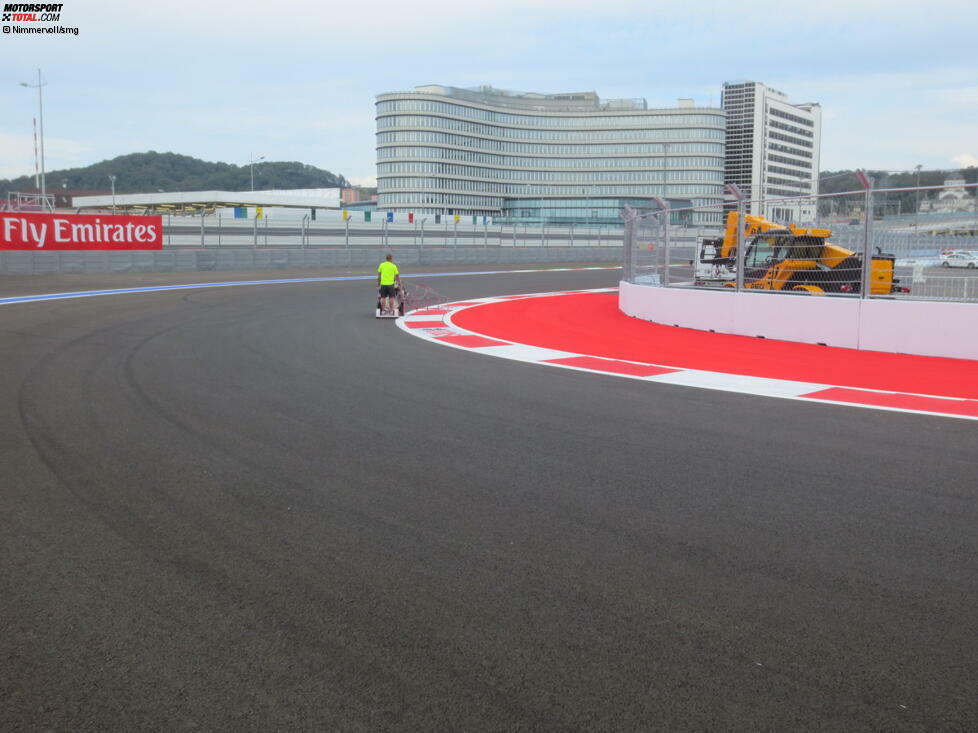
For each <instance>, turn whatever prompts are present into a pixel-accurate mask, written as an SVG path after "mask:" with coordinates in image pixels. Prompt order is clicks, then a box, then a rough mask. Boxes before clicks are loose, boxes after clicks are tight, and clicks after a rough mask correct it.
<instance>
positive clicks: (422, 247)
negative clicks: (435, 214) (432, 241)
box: [421, 217, 428, 250]
mask: <svg viewBox="0 0 978 733" xmlns="http://www.w3.org/2000/svg"><path fill="white" fill-rule="evenodd" d="M426 221H428V217H425V218H424V219H422V220H421V249H422V250H424V223H425V222H426Z"/></svg>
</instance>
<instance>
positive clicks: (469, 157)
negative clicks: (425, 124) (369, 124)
mask: <svg viewBox="0 0 978 733" xmlns="http://www.w3.org/2000/svg"><path fill="white" fill-rule="evenodd" d="M547 147H548V150H546V151H545V152H547V153H551V152H552V154H554V155H560V154H562V153H561V150H550V148H551V147H552V146H547ZM560 147H561V148H573V152H572V153H571V154H573V155H589V156H590V155H596V154H603V155H609V154H614V153H619V154H620V153H623V152H624V153H627V154H629V155H632V156H635V155H648V154H650V153H652V154H656V155H657V156H659V157H658V160H662V156H665V154H666V152H668V153H669V165H670V167H671V166H672V165H673V162H672V161H673V160H685V159H684V158H674V157H673V156H674V155H676V154H680V153H710V154H713V155H715V156H716V158H717V160H718V161H722V160H723V145H721V144H720V143H659V144H657V145H627V146H621V147H627V148H629V150H625V151H621V150H605V148H610V147H619V146H611V145H589V146H583V145H565V146H560ZM639 148H641V150H640V149H639ZM564 154H566V153H564ZM808 157H811V155H810V154H809V156H808ZM397 158H437V159H439V160H462V161H465V162H467V163H485V164H486V165H494V166H500V167H513V168H591V167H598V168H601V167H605V166H607V167H612V166H618V165H619V164H621V165H627V164H628V163H629V162H630V161H633V160H634V161H638V166H637V167H642V166H644V165H645V163H644V162H642V161H644V160H648V158H635V157H628V158H624V157H619V158H592V157H588V158H579V159H574V158H551V157H525V158H524V157H517V156H513V155H499V154H498V153H477V152H474V151H471V150H462V149H458V148H430V147H425V146H414V145H412V146H391V147H381V148H378V149H377V159H378V160H390V159H397ZM612 161H614V162H612ZM592 163H594V165H592ZM691 165H692V164H691ZM711 165H713V164H711ZM716 165H719V163H717V164H716Z"/></svg>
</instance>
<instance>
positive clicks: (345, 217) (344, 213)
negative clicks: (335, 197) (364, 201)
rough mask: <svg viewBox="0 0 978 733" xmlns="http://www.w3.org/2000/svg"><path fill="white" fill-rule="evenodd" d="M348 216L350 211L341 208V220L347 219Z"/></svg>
mask: <svg viewBox="0 0 978 733" xmlns="http://www.w3.org/2000/svg"><path fill="white" fill-rule="evenodd" d="M349 218H350V212H349V210H347V209H343V221H347V220H348V219H349Z"/></svg>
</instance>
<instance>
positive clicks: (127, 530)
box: [0, 269, 978, 731]
mask: <svg viewBox="0 0 978 733" xmlns="http://www.w3.org/2000/svg"><path fill="white" fill-rule="evenodd" d="M194 275H197V276H198V278H197V279H198V282H196V283H194V282H191V279H192V278H188V277H187V276H186V275H185V274H184V275H181V274H180V273H170V274H168V275H167V276H162V275H154V276H145V277H142V276H137V275H129V276H123V275H118V276H101V279H100V280H98V281H97V282H96V281H95V280H94V279H91V278H89V279H88V280H84V281H82V280H80V279H78V278H76V277H74V276H58V277H48V278H45V279H44V281H43V282H34V283H32V284H26V283H28V281H26V280H24V281H18V280H16V279H10V280H9V281H6V282H4V283H3V284H2V286H3V288H5V289H6V291H7V292H9V296H8V295H7V293H6V292H4V293H0V301H3V300H8V302H7V303H6V304H5V305H3V306H2V307H0V354H2V357H0V364H2V372H0V376H2V378H0V659H2V660H3V662H2V664H0V702H2V704H0V729H2V730H34V729H54V730H107V729H109V730H143V729H156V730H171V729H173V730H183V729H189V730H256V731H259V730H260V731H267V730H371V731H373V730H391V731H403V730H424V731H431V730H500V731H511V730H562V731H563V730H587V731H591V730H609V731H612V730H613V731H623V730H772V731H774V730H778V731H782V730H844V731H858V730H908V731H910V730H962V731H964V730H974V729H976V728H978V705H976V702H975V695H974V690H975V687H974V681H975V679H976V678H978V616H976V614H975V611H974V609H975V608H976V607H978V532H976V531H975V527H978V502H976V498H978V481H976V479H975V476H976V458H978V429H976V424H975V422H974V421H972V420H961V419H948V418H947V417H944V416H937V415H930V414H919V413H908V412H896V411H891V410H875V409H854V408H852V407H850V406H847V405H839V404H832V403H830V402H825V401H823V402H814V401H807V400H785V399H779V398H773V397H767V396H760V395H758V394H750V393H746V392H732V391H725V390H722V389H700V388H696V387H692V386H688V385H684V384H682V383H681V382H679V381H677V380H674V382H673V383H668V381H656V380H655V379H621V378H619V377H618V376H614V375H610V374H602V373H593V372H586V371H581V370H580V369H553V368H545V367H541V366H539V365H538V364H536V363H524V362H521V361H516V360H512V359H499V358H487V357H486V355H484V354H481V353H473V352H474V351H476V352H477V351H478V350H473V349H467V348H454V349H453V348H443V347H442V346H438V345H435V344H432V343H430V342H429V341H427V340H424V339H419V338H415V337H414V336H415V335H417V334H412V333H407V332H405V330H404V329H399V328H398V327H397V326H396V325H395V324H393V323H390V322H387V321H378V320H376V319H375V318H374V314H373V307H374V303H375V288H374V284H373V278H374V277H375V276H373V275H369V274H368V275H363V274H348V273H327V274H325V275H324V276H323V277H321V278H307V277H295V278H284V277H283V278H282V282H279V283H274V284H259V283H257V282H254V280H255V279H257V278H255V279H252V280H250V281H245V280H244V279H243V278H239V279H238V280H234V282H238V283H240V284H237V285H234V286H229V283H228V282H212V283H203V282H200V281H199V280H200V277H202V276H204V275H209V276H210V277H222V276H223V277H226V278H227V280H228V281H231V280H232V277H233V276H234V273H227V274H223V275H215V274H214V273H210V274H207V273H194ZM408 275H410V277H409V279H410V280H411V281H419V282H428V284H430V285H431V286H432V287H434V288H436V289H437V290H438V291H439V292H440V293H442V294H443V295H444V296H445V297H446V298H448V299H449V300H450V301H453V302H456V303H457V302H473V301H478V300H479V299H482V298H492V297H496V296H507V295H522V294H532V293H542V292H555V291H584V290H592V289H598V288H613V287H615V286H616V285H617V279H618V272H617V271H616V270H613V269H607V270H574V269H564V270H546V271H522V272H513V271H503V272H494V273H485V274H466V273H462V272H451V273H441V276H439V274H438V273H428V274H427V275H425V274H415V273H408ZM429 279H430V282H429ZM20 282H22V283H25V284H23V285H20V284H18V283H20ZM203 285H213V287H202V286H203ZM171 286H177V287H175V288H174V287H171ZM182 286H186V287H182ZM15 287H20V288H21V290H20V291H19V292H14V290H13V289H14V288H15ZM161 287H170V289H166V290H162V289H158V288H161ZM140 288H143V290H141V291H139V292H129V293H127V294H107V293H104V291H106V290H118V289H125V290H130V291H134V290H135V289H140ZM145 288H154V289H153V290H145ZM68 291H79V292H85V293H88V296H87V297H77V296H76V297H73V298H70V299H68V298H54V297H46V298H38V299H35V300H33V301H31V302H23V301H22V300H21V301H20V302H9V298H11V297H17V298H23V296H31V297H33V296H37V295H46V296H51V295H52V294H58V293H63V292H68ZM96 291H98V292H102V293H103V294H102V295H98V297H96ZM600 297H602V296H600V295H586V294H581V295H580V296H579V300H582V301H584V300H586V299H587V298H600ZM510 300H511V302H512V303H513V305H512V308H513V309H514V310H513V313H522V314H523V315H522V316H521V317H519V318H516V320H517V321H518V322H517V324H516V326H517V327H519V328H528V327H529V326H528V325H527V322H526V319H527V318H529V317H530V316H529V311H520V309H521V308H524V307H527V305H528V304H529V302H530V301H531V300H540V301H541V302H542V301H543V300H546V299H544V298H541V299H510ZM521 304H522V305H521ZM487 308H488V306H487ZM450 310H451V309H450ZM480 310H481V308H472V309H471V310H470V311H467V312H468V313H470V314H471V316H472V317H474V316H475V314H477V313H479V311H480ZM575 310H578V311H579V308H578V309H575ZM457 315H458V316H463V313H461V312H460V313H458V314H457ZM511 315H512V314H511ZM555 317H557V318H559V319H564V320H567V319H570V318H571V315H570V314H568V313H567V312H564V314H563V315H560V314H559V313H557V314H556V316H555ZM514 318H515V316H514ZM451 320H452V322H453V323H454V325H455V326H457V327H459V328H467V327H468V326H465V325H464V324H463V323H462V319H461V318H459V319H458V322H457V323H456V314H451ZM472 325H473V324H472V323H469V326H472ZM639 325H643V326H650V324H639ZM557 326H560V327H561V329H564V330H567V323H557V324H556V325H555V328H554V334H553V335H555V334H556V332H557V330H559V329H558V328H557ZM482 327H485V324H484V323H483V324H482ZM573 327H574V326H573V324H571V326H570V329H571V330H573ZM417 330H421V329H417ZM472 330H473V331H475V329H472ZM674 330H678V329H674ZM711 336H713V335H712V334H711ZM490 337H491V336H490ZM717 338H720V339H724V338H725V337H717ZM514 340H518V339H514ZM680 345H681V344H680ZM768 346H769V344H768V345H765V348H767V347H768ZM687 347H688V348H693V347H692V346H690V345H689V344H685V345H684V348H687ZM541 348H543V347H541ZM546 348H550V349H553V350H558V351H562V352H574V353H577V354H581V353H586V352H582V351H575V350H573V349H569V348H567V345H566V344H565V345H564V346H560V345H559V344H556V343H552V344H549V345H546ZM697 348H699V347H697ZM723 349H725V350H727V351H729V352H730V353H731V356H730V359H741V358H743V357H742V355H740V354H739V352H737V351H736V349H735V348H734V346H732V345H729V344H724V346H723ZM558 358H559V357H558ZM609 358H612V359H617V360H621V361H623V362H631V361H637V362H643V363H644V361H645V360H643V359H638V360H632V359H629V358H628V356H622V355H617V356H616V355H609ZM649 363H653V362H652V361H651V360H650V362H649ZM654 363H656V364H659V363H662V362H661V361H660V360H656V361H655V362H654ZM665 363H666V365H668V362H665ZM806 364H807V366H806V368H812V367H811V364H809V363H808V362H806ZM571 366H572V365H571ZM591 366H593V364H592V365H591ZM673 366H684V367H686V368H690V369H694V370H697V369H698V368H699V367H701V366H702V365H699V364H691V363H683V364H673ZM598 371H601V370H600V369H599V370H598ZM780 376H782V375H773V376H772V375H762V377H763V378H769V377H770V378H780ZM894 378H895V376H894V375H893V374H892V373H890V374H887V375H886V379H888V380H892V379H894ZM803 381H805V382H811V383H817V384H820V385H825V384H830V385H842V386H846V383H845V382H840V381H838V380H821V379H810V378H808V377H805V378H804V379H803ZM886 384H890V383H889V382H887V383H886ZM848 386H852V385H848ZM856 387H857V388H865V385H856ZM880 389H884V390H886V389H890V387H889V386H883V387H880ZM970 389H972V391H973V389H974V388H973V386H972V387H971V388H970ZM895 391H904V390H902V389H896V390H895ZM907 391H910V392H912V391H913V390H907ZM926 394H937V395H942V394H943V393H942V392H929V393H926ZM944 396H947V395H944ZM958 396H959V397H961V398H973V395H972V394H971V393H969V394H960V395H958Z"/></svg>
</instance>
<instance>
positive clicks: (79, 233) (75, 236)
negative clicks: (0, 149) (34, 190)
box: [0, 214, 163, 249]
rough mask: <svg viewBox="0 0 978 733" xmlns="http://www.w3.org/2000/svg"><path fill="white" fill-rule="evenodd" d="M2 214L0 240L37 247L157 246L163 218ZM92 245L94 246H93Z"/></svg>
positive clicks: (123, 247)
mask: <svg viewBox="0 0 978 733" xmlns="http://www.w3.org/2000/svg"><path fill="white" fill-rule="evenodd" d="M107 218H109V219H111V221H106V220H103V219H102V218H101V217H98V216H90V215H88V216H85V215H82V216H79V215H69V216H65V217H59V216H57V215H53V216H52V215H38V214H26V215H22V216H17V215H15V214H14V215H11V214H4V215H3V219H2V223H3V225H2V227H0V231H2V232H3V240H4V244H7V245H8V246H9V245H13V246H15V247H16V246H18V245H20V246H21V247H25V246H27V247H33V248H37V249H42V248H48V249H117V248H118V249H143V248H146V249H158V248H160V247H161V245H162V241H163V222H162V218H161V217H155V216H119V217H107ZM93 245H94V246H93Z"/></svg>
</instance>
